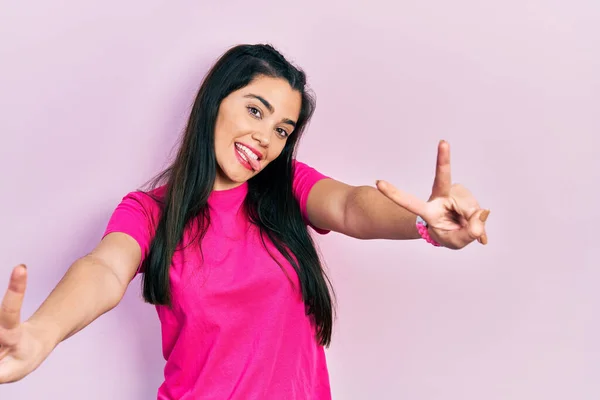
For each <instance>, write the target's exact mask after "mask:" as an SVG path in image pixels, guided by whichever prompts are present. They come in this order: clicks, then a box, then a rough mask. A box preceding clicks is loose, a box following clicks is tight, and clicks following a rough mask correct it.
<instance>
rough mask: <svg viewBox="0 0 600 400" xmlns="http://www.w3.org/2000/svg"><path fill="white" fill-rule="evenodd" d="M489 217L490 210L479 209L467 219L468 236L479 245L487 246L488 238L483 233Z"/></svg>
mask: <svg viewBox="0 0 600 400" xmlns="http://www.w3.org/2000/svg"><path fill="white" fill-rule="evenodd" d="M489 215H490V210H484V209H480V210H478V211H477V212H475V213H474V214H473V215H472V216H471V218H469V228H468V231H469V236H471V237H472V238H473V239H477V241H478V242H479V243H481V244H484V245H485V244H487V243H488V238H487V233H486V232H485V222H486V221H487V219H488V216H489Z"/></svg>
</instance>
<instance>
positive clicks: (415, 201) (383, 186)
mask: <svg viewBox="0 0 600 400" xmlns="http://www.w3.org/2000/svg"><path fill="white" fill-rule="evenodd" d="M376 185H377V189H379V191H380V192H381V193H383V194H384V195H385V196H386V197H387V198H389V199H390V200H392V201H393V202H394V203H396V204H398V205H399V206H400V207H404V208H406V209H407V210H408V211H410V212H411V213H413V214H416V215H420V216H424V214H425V207H426V205H427V203H426V202H425V201H423V200H421V199H419V198H418V197H416V196H413V195H412V194H409V193H406V192H403V191H402V190H400V189H396V188H395V187H394V186H393V185H392V184H390V183H388V182H386V181H381V180H379V181H377V182H376Z"/></svg>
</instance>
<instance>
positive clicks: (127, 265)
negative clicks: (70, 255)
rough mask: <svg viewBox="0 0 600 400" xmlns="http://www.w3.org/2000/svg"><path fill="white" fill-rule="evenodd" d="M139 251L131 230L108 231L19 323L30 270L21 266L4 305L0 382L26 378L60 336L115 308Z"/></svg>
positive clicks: (0, 329) (0, 325) (0, 323)
mask: <svg viewBox="0 0 600 400" xmlns="http://www.w3.org/2000/svg"><path fill="white" fill-rule="evenodd" d="M140 259H141V251H140V247H139V245H138V244H137V242H136V241H135V240H134V239H133V238H131V237H130V236H128V235H125V234H122V233H111V234H109V235H107V236H106V237H105V238H104V239H103V240H102V241H101V242H100V244H99V245H98V246H97V247H96V249H94V251H92V252H91V253H90V254H88V255H86V256H84V257H82V258H80V259H79V260H77V261H76V262H75V263H73V265H71V267H70V268H69V270H68V271H67V273H66V274H65V276H64V277H63V278H62V279H61V281H60V282H59V283H58V285H57V286H56V287H55V288H54V290H53V291H52V292H51V293H50V295H49V296H48V298H47V299H46V300H45V301H44V302H43V304H42V305H41V306H40V307H39V309H38V310H37V311H36V312H35V313H34V314H33V315H32V316H31V318H29V319H28V320H27V321H26V322H24V323H21V319H20V314H21V305H22V301H23V297H24V294H25V287H26V278H27V273H26V272H25V270H24V269H23V268H22V267H17V268H16V269H15V271H14V272H13V274H12V276H11V280H10V283H9V288H8V290H7V292H6V294H5V296H4V299H3V301H2V308H1V309H0V345H1V346H2V348H1V350H0V383H6V382H12V381H16V380H19V379H21V378H23V377H24V376H25V375H27V374H28V373H30V372H31V371H33V370H34V369H35V368H37V367H38V366H39V364H40V363H41V362H43V360H44V359H45V358H46V357H47V356H48V355H49V354H50V352H52V350H53V349H54V348H55V347H56V345H58V344H59V343H60V342H61V341H63V340H65V339H66V338H68V337H70V336H72V335H74V334H75V333H77V332H79V331H80V330H81V329H83V328H85V327H86V326H87V325H88V324H90V323H91V322H92V321H94V320H95V319H96V318H98V317H99V316H101V315H102V314H104V313H105V312H107V311H109V310H111V309H112V308H114V307H115V306H116V305H117V304H118V303H119V302H120V301H121V299H122V298H123V295H124V293H125V290H126V289H127V285H128V284H129V282H130V281H131V279H132V278H133V276H134V275H135V272H136V270H137V267H138V265H139V263H140Z"/></svg>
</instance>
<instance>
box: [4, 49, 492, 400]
mask: <svg viewBox="0 0 600 400" xmlns="http://www.w3.org/2000/svg"><path fill="white" fill-rule="evenodd" d="M305 85H306V79H305V74H304V73H303V72H302V71H301V70H299V69H297V68H296V67H294V66H292V65H291V64H290V63H289V62H288V61H287V60H286V59H285V58H284V57H283V56H282V55H281V54H279V53H278V52H277V51H276V50H275V49H274V48H273V47H271V46H267V45H242V46H237V47H234V48H232V49H230V50H229V51H228V52H226V53H225V54H224V55H223V56H222V57H221V58H220V59H219V60H218V61H217V62H216V64H215V65H214V66H213V68H212V69H211V71H210V72H209V74H208V75H207V77H206V79H205V80H204V82H203V84H202V86H201V88H200V90H199V92H198V95H197V97H196V100H195V102H194V106H193V109H192V112H191V116H190V119H189V122H188V125H187V128H186V130H185V134H184V136H183V140H182V143H181V147H180V149H179V152H178V155H177V157H176V159H175V160H174V162H173V163H172V165H171V166H170V167H169V168H168V169H167V170H166V171H164V172H163V173H162V174H161V175H159V176H158V177H157V179H156V180H155V181H154V185H152V188H151V189H150V190H147V191H136V192H132V193H129V194H128V195H126V196H125V197H124V198H123V200H122V202H121V203H120V204H119V205H118V207H117V208H116V210H115V211H114V213H113V215H112V217H111V219H110V222H109V223H108V227H107V229H106V233H105V234H104V237H103V239H102V240H101V241H100V243H99V244H98V246H97V247H96V248H95V250H94V251H92V252H91V253H90V254H88V255H86V256H84V257H82V258H81V259H79V260H77V261H76V262H75V263H74V264H73V265H72V266H71V267H70V268H69V270H68V272H67V273H66V274H65V276H64V278H63V279H62V280H61V282H60V283H59V284H58V285H57V287H56V288H55V289H54V290H53V291H52V293H51V294H50V296H49V297H48V298H47V299H46V301H45V302H44V303H43V304H42V305H41V307H40V308H39V309H38V310H37V312H36V313H35V314H34V315H33V316H32V317H31V318H30V319H28V320H27V321H25V322H21V320H20V309H21V304H22V301H23V296H24V293H25V287H26V275H27V273H26V268H25V266H24V265H20V266H17V267H16V268H15V269H14V270H13V273H12V276H11V279H10V283H9V288H8V291H7V292H6V294H5V296H4V299H3V303H2V309H1V311H0V345H1V347H0V383H7V382H13V381H16V380H19V379H21V378H23V377H24V376H26V375H27V374H29V373H30V372H31V371H33V370H34V369H36V368H37V367H38V366H39V365H40V364H41V363H42V361H43V360H44V359H45V358H46V357H47V356H48V354H49V353H50V352H51V351H52V350H53V349H54V348H55V347H56V346H57V344H58V343H60V342H61V341H63V340H65V339H66V338H68V337H70V336H71V335H73V334H75V333H76V332H78V331H80V330H81V329H83V328H84V327H85V326H87V325H88V324H89V323H90V322H92V321H93V320H95V319H96V318H97V317H98V316H100V315H102V314H103V313H105V312H107V311H108V310H110V309H112V308H114V307H115V306H116V305H117V304H118V303H119V301H120V300H121V298H122V296H123V294H124V293H125V290H126V288H127V286H128V284H129V282H130V281H131V280H132V279H133V277H134V276H135V275H136V274H137V273H143V293H144V298H145V300H146V301H147V302H149V303H151V304H155V305H156V309H157V311H158V315H159V318H160V321H161V324H162V340H163V354H164V356H165V359H166V366H165V371H164V373H165V381H164V382H163V384H162V385H161V386H160V388H159V391H158V398H159V399H200V398H202V399H244V400H247V399H329V398H331V395H330V389H329V379H328V373H327V366H326V363H325V356H324V346H327V345H329V343H330V341H331V332H332V324H333V307H332V296H331V295H330V290H329V282H328V279H327V277H326V275H325V273H324V271H323V269H322V266H321V263H320V260H319V257H318V255H317V252H316V250H315V246H314V244H313V242H312V239H311V236H310V234H309V232H308V229H307V227H308V226H310V227H311V229H313V230H315V231H316V232H319V233H322V234H324V233H327V232H329V231H331V230H333V231H336V232H340V233H343V234H345V235H349V236H352V237H355V238H360V239H372V238H387V239H417V238H424V239H426V240H427V241H428V242H430V243H432V244H434V245H442V246H445V247H449V248H452V249H460V248H462V247H464V246H466V245H467V244H469V243H470V242H472V241H474V240H478V241H480V242H481V243H483V244H485V243H486V242H487V237H486V235H485V227H484V222H485V220H486V218H487V216H488V214H489V211H488V210H483V209H481V208H480V207H479V205H478V204H477V201H476V200H475V199H474V198H473V196H472V195H471V194H470V193H469V191H468V190H466V189H465V188H464V187H462V186H460V185H452V184H451V178H450V156H449V146H448V144H447V143H446V142H443V141H442V142H440V144H439V147H438V159H437V170H436V177H435V182H434V185H433V191H432V195H431V197H430V199H429V200H428V201H427V202H424V201H421V200H419V199H417V198H415V197H413V196H411V195H409V194H407V193H402V192H400V191H399V190H397V189H395V188H394V187H392V186H391V185H390V184H389V183H386V182H383V181H379V182H377V188H372V187H369V186H360V187H353V186H349V185H346V184H344V183H341V182H338V181H336V180H333V179H330V178H328V177H326V176H324V175H322V174H321V173H319V172H317V171H316V170H314V169H313V168H311V167H309V166H307V165H305V164H303V163H301V162H299V161H296V160H295V157H294V154H295V151H296V147H297V144H298V142H299V140H300V138H301V136H302V133H303V131H304V128H305V127H306V125H307V123H308V121H309V119H310V117H311V115H312V113H313V111H314V100H313V99H312V98H311V97H310V95H309V93H308V92H307V90H306V87H305Z"/></svg>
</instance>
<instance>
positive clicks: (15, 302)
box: [0, 265, 47, 384]
mask: <svg viewBox="0 0 600 400" xmlns="http://www.w3.org/2000/svg"><path fill="white" fill-rule="evenodd" d="M26 286H27V269H26V268H25V266H24V265H19V266H17V267H15V268H14V269H13V272H12V275H11V277H10V282H9V284H8V290H7V291H6V293H5V295H4V299H3V300H2V307H1V308H0V384H2V383H9V382H14V381H18V380H20V379H22V378H23V377H25V376H26V375H27V374H29V373H30V372H31V371H33V370H34V369H36V368H37V367H38V366H39V365H40V364H41V362H42V361H43V360H44V359H45V358H46V355H47V354H44V353H45V352H44V351H43V346H42V343H41V341H40V340H38V339H37V338H36V335H35V332H36V330H35V328H34V327H33V326H32V325H31V324H28V323H27V322H25V323H21V306H22V305H23V298H24V296H25V287H26Z"/></svg>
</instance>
